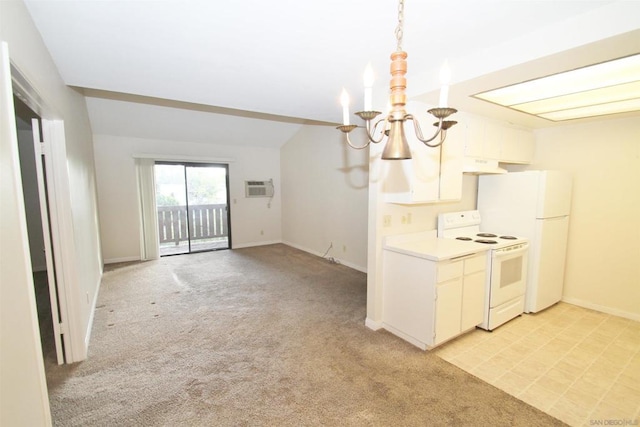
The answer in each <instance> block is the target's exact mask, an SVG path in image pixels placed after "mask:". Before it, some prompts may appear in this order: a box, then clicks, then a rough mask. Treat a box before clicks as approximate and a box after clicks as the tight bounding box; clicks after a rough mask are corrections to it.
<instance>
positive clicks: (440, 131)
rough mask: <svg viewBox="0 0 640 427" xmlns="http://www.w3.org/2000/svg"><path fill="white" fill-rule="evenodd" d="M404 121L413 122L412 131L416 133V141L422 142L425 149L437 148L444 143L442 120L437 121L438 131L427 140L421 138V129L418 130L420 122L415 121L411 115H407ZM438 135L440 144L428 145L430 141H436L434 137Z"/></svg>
mask: <svg viewBox="0 0 640 427" xmlns="http://www.w3.org/2000/svg"><path fill="white" fill-rule="evenodd" d="M406 119H407V120H411V121H412V122H413V129H414V131H415V133H416V137H417V138H418V140H420V142H422V143H423V144H424V145H426V146H427V147H431V148H436V147H439V146H440V145H442V143H443V142H444V139H445V137H446V136H445V135H446V134H445V133H444V130H443V129H442V118H440V119H438V129H436V132H435V133H434V134H433V136H432V137H431V138H429V139H425V138H424V136H422V129H421V128H420V122H418V121H417V120H415V119H414V118H413V115H411V114H407V116H406ZM438 135H440V142H438V143H436V144H429V143H430V142H431V141H433V140H434V139H436V137H437V136H438Z"/></svg>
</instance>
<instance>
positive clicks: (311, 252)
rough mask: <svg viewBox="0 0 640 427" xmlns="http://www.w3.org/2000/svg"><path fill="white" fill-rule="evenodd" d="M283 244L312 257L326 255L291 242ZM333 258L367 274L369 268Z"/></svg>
mask: <svg viewBox="0 0 640 427" xmlns="http://www.w3.org/2000/svg"><path fill="white" fill-rule="evenodd" d="M282 243H284V244H285V245H287V246H291V247H292V248H296V249H300V250H301V251H304V252H307V253H310V254H312V255H316V256H319V257H321V258H322V257H323V255H324V253H321V252H318V251H314V250H312V249H309V248H306V247H304V246H300V245H297V244H295V243H291V242H287V241H283V242H282ZM331 258H333V259H335V260H336V261H337V262H338V263H339V264H342V265H345V266H347V267H349V268H353V269H354V270H358V271H361V272H362V273H366V272H367V268H366V267H362V266H361V265H357V264H354V263H352V262H349V261H345V260H342V259H339V258H336V257H331Z"/></svg>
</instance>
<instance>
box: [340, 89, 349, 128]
mask: <svg viewBox="0 0 640 427" xmlns="http://www.w3.org/2000/svg"><path fill="white" fill-rule="evenodd" d="M340 103H341V104H342V124H343V125H345V126H347V125H349V94H348V93H347V90H346V89H345V88H342V95H340Z"/></svg>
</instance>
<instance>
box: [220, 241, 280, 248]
mask: <svg viewBox="0 0 640 427" xmlns="http://www.w3.org/2000/svg"><path fill="white" fill-rule="evenodd" d="M278 243H282V240H270V241H267V242H248V243H240V244H235V243H234V244H233V245H232V246H233V247H232V249H242V248H252V247H254V246H266V245H276V244H278Z"/></svg>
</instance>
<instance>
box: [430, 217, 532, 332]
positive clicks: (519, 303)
mask: <svg viewBox="0 0 640 427" xmlns="http://www.w3.org/2000/svg"><path fill="white" fill-rule="evenodd" d="M481 223H482V220H481V217H480V212H478V211H464V212H452V213H444V214H440V215H438V237H441V238H445V239H457V240H460V241H468V242H474V243H475V244H477V243H482V244H485V245H487V246H488V247H489V249H490V256H489V257H487V276H486V297H485V313H484V321H483V322H482V324H480V325H479V327H480V328H482V329H486V330H488V331H492V330H493V329H495V328H497V327H498V326H500V325H502V324H504V323H505V322H508V321H509V320H511V319H513V318H514V317H517V316H519V315H521V314H522V313H523V312H524V296H525V291H526V284H527V262H528V251H529V241H528V240H527V239H524V238H521V237H516V236H511V235H504V234H498V233H492V232H491V231H490V230H488V231H485V230H481Z"/></svg>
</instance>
